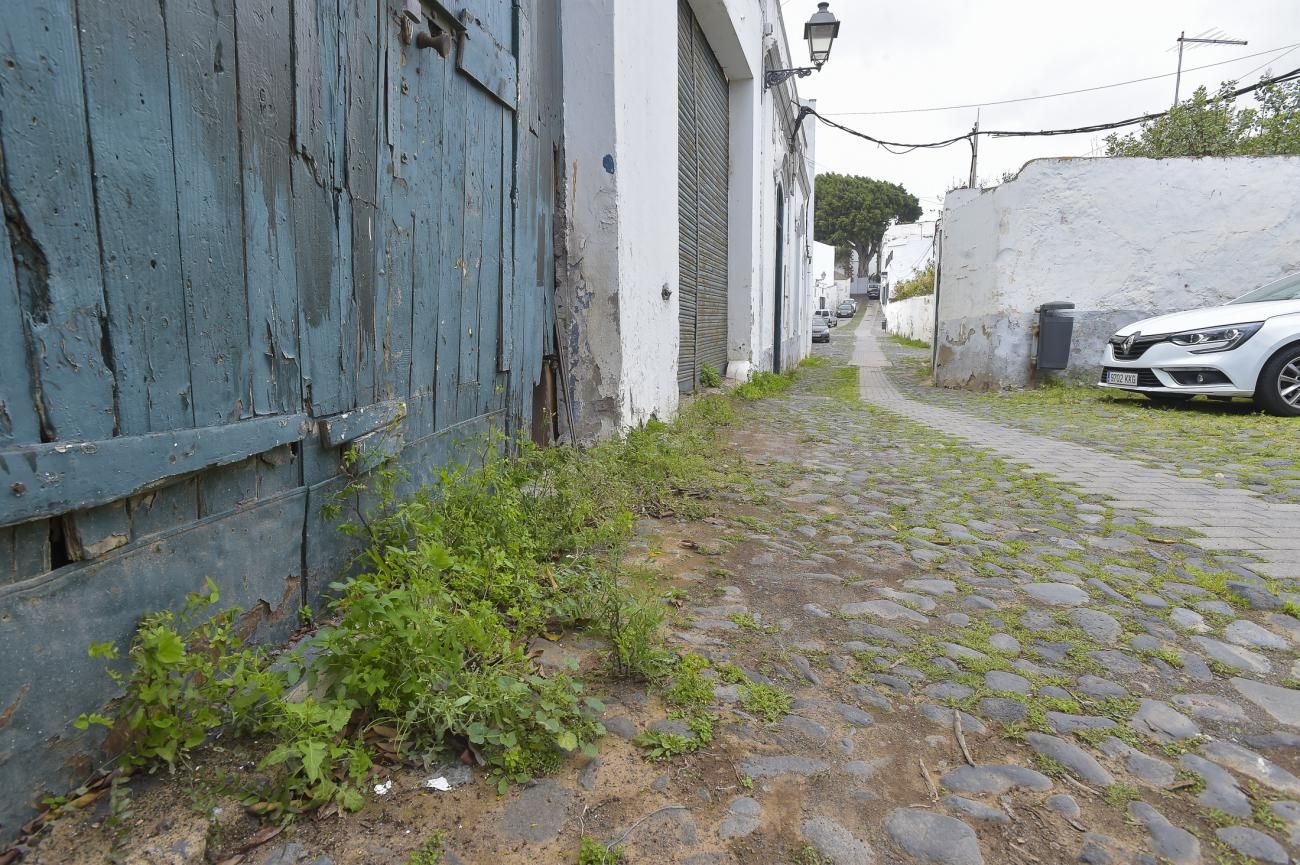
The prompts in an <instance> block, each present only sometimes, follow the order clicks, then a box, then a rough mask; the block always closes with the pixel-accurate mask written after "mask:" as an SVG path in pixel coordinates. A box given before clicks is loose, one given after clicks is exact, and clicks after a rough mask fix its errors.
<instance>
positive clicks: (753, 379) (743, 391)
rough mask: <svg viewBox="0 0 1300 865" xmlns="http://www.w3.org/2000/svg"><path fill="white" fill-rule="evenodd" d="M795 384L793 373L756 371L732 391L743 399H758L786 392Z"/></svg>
mask: <svg viewBox="0 0 1300 865" xmlns="http://www.w3.org/2000/svg"><path fill="white" fill-rule="evenodd" d="M792 384H794V375H793V374H792V373H775V372H756V373H754V374H753V375H752V376H750V379H749V381H747V382H745V383H744V384H742V385H740V386H738V387H737V388H736V389H735V390H733V391H732V393H733V394H735V395H736V396H737V397H738V398H740V399H743V400H756V399H763V398H765V397H769V396H773V395H775V394H778V393H784V392H785V391H787V390H789V389H790V386H791V385H792Z"/></svg>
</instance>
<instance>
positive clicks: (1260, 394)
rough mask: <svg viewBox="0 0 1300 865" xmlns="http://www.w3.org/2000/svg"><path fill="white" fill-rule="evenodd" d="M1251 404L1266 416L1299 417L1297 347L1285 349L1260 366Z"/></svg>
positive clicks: (1299, 362) (1299, 357) (1299, 350)
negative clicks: (1261, 368) (1253, 402)
mask: <svg viewBox="0 0 1300 865" xmlns="http://www.w3.org/2000/svg"><path fill="white" fill-rule="evenodd" d="M1255 405H1257V406H1259V407H1260V408H1261V409H1263V410H1264V411H1266V412H1268V413H1269V414H1275V415H1280V416H1282V417H1300V345H1292V346H1287V347H1286V348H1284V349H1282V350H1281V351H1279V352H1278V353H1277V354H1275V355H1273V356H1272V357H1271V358H1269V360H1268V363H1266V364H1264V370H1263V371H1262V372H1261V373H1260V374H1259V383H1258V384H1257V385H1256V386H1255Z"/></svg>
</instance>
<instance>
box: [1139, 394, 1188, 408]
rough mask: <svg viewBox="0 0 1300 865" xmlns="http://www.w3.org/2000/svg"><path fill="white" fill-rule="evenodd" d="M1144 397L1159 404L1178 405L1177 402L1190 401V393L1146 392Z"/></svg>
mask: <svg viewBox="0 0 1300 865" xmlns="http://www.w3.org/2000/svg"><path fill="white" fill-rule="evenodd" d="M1145 395H1146V398H1147V399H1149V400H1151V401H1152V402H1154V403H1158V404H1160V405H1178V404H1179V403H1184V402H1191V401H1192V395H1191V394H1190V393H1158V392H1157V393H1146V394H1145Z"/></svg>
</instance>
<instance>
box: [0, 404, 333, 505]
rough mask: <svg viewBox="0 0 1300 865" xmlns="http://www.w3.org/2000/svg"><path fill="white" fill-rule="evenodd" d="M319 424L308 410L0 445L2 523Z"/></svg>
mask: <svg viewBox="0 0 1300 865" xmlns="http://www.w3.org/2000/svg"><path fill="white" fill-rule="evenodd" d="M311 429H312V426H311V424H310V423H309V421H308V418H307V416H306V415H304V414H293V415H279V416H276V417H269V418H257V419H254V420H247V421H243V422H241V423H234V424H218V425H216V426H211V427H204V428H200V429H187V430H173V431H170V432H157V433H147V434H145V435H138V436H119V437H117V438H109V439H101V440H98V441H83V442H57V443H53V444H29V445H18V446H16V447H11V448H6V449H5V450H3V451H0V487H2V488H3V489H5V490H6V491H8V492H7V494H6V495H5V496H3V497H0V526H6V525H14V524H17V523H21V522H26V521H28V520H34V519H38V518H41V517H49V516H56V515H58V514H64V513H68V512H70V511H75V510H86V509H89V508H94V507H97V506H100V505H105V504H108V503H110V502H118V501H119V500H121V499H125V498H127V497H128V496H131V495H134V494H136V493H138V492H140V491H142V490H144V489H146V488H148V487H151V486H153V485H154V484H156V483H158V482H160V481H163V480H166V479H167V478H173V477H180V476H182V475H186V474H189V473H191V472H197V471H200V470H203V469H210V468H213V467H215V466H226V465H231V464H234V463H238V462H240V461H243V460H246V459H248V458H249V457H251V456H255V455H257V454H260V453H264V452H266V451H268V450H271V449H272V448H275V447H278V446H280V445H284V444H289V443H290V442H297V441H302V439H303V437H304V436H305V435H307V434H308V433H309V432H310V431H311Z"/></svg>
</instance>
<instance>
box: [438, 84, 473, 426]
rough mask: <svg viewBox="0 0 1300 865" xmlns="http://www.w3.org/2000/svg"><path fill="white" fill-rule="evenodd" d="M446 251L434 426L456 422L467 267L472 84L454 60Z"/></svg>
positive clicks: (447, 126) (446, 131)
mask: <svg viewBox="0 0 1300 865" xmlns="http://www.w3.org/2000/svg"><path fill="white" fill-rule="evenodd" d="M443 73H444V76H445V78H444V83H443V92H444V93H445V96H444V99H443V124H442V128H443V146H442V151H441V156H442V168H441V172H442V189H443V192H442V202H441V205H442V254H441V255H440V256H439V261H438V265H437V268H436V269H435V274H436V282H437V286H438V359H437V363H436V366H435V372H436V376H437V393H436V400H435V407H434V427H435V429H440V430H441V429H446V428H447V427H450V426H452V425H454V424H455V423H456V422H457V421H458V420H459V417H458V416H457V413H456V408H457V401H456V388H457V384H458V378H459V375H460V329H461V328H460V316H461V300H460V295H461V281H462V279H463V275H464V269H465V233H464V225H465V180H466V178H465V146H466V140H467V136H466V129H465V124H466V122H467V120H468V113H467V110H466V102H467V96H468V91H469V84H468V82H467V81H466V80H465V77H464V76H463V75H460V74H458V73H457V72H456V67H455V66H454V65H452V64H450V63H448V64H446V65H445V66H444V67H443Z"/></svg>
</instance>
